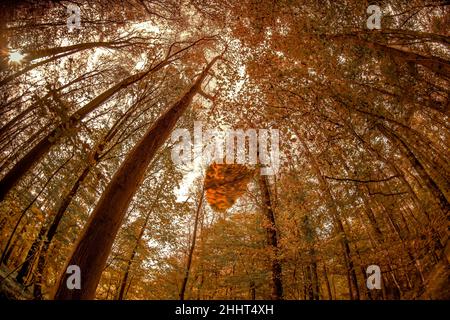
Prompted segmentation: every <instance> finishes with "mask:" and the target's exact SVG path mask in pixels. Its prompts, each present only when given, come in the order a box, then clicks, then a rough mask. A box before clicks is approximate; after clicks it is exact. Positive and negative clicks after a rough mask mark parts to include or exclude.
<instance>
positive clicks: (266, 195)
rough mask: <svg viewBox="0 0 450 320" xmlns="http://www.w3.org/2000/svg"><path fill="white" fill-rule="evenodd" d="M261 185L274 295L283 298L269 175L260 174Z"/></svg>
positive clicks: (276, 298) (274, 297) (275, 297)
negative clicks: (268, 181)
mask: <svg viewBox="0 0 450 320" xmlns="http://www.w3.org/2000/svg"><path fill="white" fill-rule="evenodd" d="M259 186H260V189H261V195H262V201H263V205H262V207H263V211H264V215H265V217H266V219H267V221H268V223H269V225H268V226H267V230H266V231H267V244H268V246H269V248H270V249H271V251H272V252H271V254H272V256H271V259H272V295H271V298H272V299H273V300H281V299H283V283H282V269H281V263H280V260H279V257H278V255H279V253H278V251H279V248H278V237H277V229H276V223H275V214H274V212H273V204H272V201H271V199H270V192H269V187H268V183H267V177H266V176H262V175H261V174H259Z"/></svg>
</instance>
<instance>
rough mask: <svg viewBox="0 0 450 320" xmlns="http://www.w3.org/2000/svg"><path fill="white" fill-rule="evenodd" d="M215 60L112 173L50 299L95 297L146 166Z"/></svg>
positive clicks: (197, 89)
mask: <svg viewBox="0 0 450 320" xmlns="http://www.w3.org/2000/svg"><path fill="white" fill-rule="evenodd" d="M218 58H219V56H217V57H216V58H214V59H213V60H212V61H211V62H210V63H209V64H208V65H207V67H206V68H205V70H204V71H203V72H202V73H201V74H200V76H199V77H198V79H197V80H196V81H195V83H194V84H193V85H192V87H191V88H190V89H189V90H188V91H187V93H186V94H185V95H184V96H183V97H182V98H181V99H180V100H178V101H177V102H176V103H175V104H174V105H173V106H172V107H170V109H169V110H167V111H166V112H165V113H164V114H163V115H162V116H160V118H159V119H158V120H157V121H156V123H155V124H154V125H153V126H151V127H150V128H149V130H148V131H147V132H146V133H145V135H144V136H143V137H142V139H141V140H140V141H139V142H138V143H137V145H136V146H135V147H134V148H133V149H132V150H131V151H130V153H129V154H128V155H127V157H126V159H125V160H124V162H123V163H122V165H121V166H120V168H119V169H118V171H117V172H116V173H115V174H114V176H113V178H112V179H111V182H110V183H109V184H108V186H107V187H106V190H105V191H104V192H103V194H102V196H101V198H100V200H99V202H98V204H97V206H96V207H95V209H94V211H93V212H92V214H91V216H90V217H89V220H88V222H87V224H86V226H85V228H84V230H83V232H82V234H81V236H80V238H79V239H78V241H77V244H76V245H75V248H74V251H73V253H72V255H71V257H70V258H69V260H68V262H67V264H66V266H65V268H64V269H63V271H62V275H61V276H60V278H59V280H58V282H57V284H56V292H55V294H54V295H53V297H54V299H93V298H94V297H95V290H96V288H97V285H98V282H99V281H100V277H101V274H102V271H103V269H104V267H105V265H106V260H107V259H108V255H109V253H110V251H111V247H112V245H113V242H114V239H115V237H116V235H117V232H118V230H119V228H120V226H121V224H122V220H123V217H124V216H125V213H126V211H127V208H128V205H129V203H130V202H131V199H132V197H133V196H134V194H135V192H136V190H137V189H138V187H139V185H140V183H141V181H142V179H143V178H144V174H145V171H146V169H147V167H148V165H149V163H150V162H151V160H152V159H153V157H154V156H155V154H156V152H157V151H158V149H159V148H160V147H161V146H162V145H163V144H164V143H165V141H166V140H167V138H168V137H169V135H170V133H171V131H172V130H173V128H174V127H175V125H176V123H177V121H178V119H179V118H180V117H181V116H182V115H183V113H184V112H185V111H186V110H187V108H188V107H189V105H190V103H191V102H192V99H193V98H194V96H195V95H196V93H197V92H199V90H200V88H201V84H202V82H203V80H204V79H205V78H206V76H207V74H208V72H209V70H210V69H211V67H212V66H213V64H214V63H215V62H216V61H217V59H218ZM69 265H77V266H78V267H79V268H80V270H81V289H79V290H69V289H68V288H67V286H66V283H65V282H66V278H67V275H66V273H65V272H66V269H67V267H68V266H69Z"/></svg>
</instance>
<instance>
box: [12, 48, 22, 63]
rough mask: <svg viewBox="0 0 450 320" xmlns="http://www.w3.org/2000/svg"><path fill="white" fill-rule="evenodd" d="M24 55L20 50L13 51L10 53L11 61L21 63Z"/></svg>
mask: <svg viewBox="0 0 450 320" xmlns="http://www.w3.org/2000/svg"><path fill="white" fill-rule="evenodd" d="M23 57H24V55H23V54H21V53H20V52H19V51H16V50H15V51H11V52H10V53H9V62H12V63H21V62H22V60H23Z"/></svg>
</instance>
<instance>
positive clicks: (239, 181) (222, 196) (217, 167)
mask: <svg viewBox="0 0 450 320" xmlns="http://www.w3.org/2000/svg"><path fill="white" fill-rule="evenodd" d="M253 173H254V170H252V169H250V168H248V167H247V166H245V165H242V164H218V163H212V164H211V165H210V166H209V167H208V169H207V170H206V176H205V181H204V188H205V192H206V200H207V201H208V203H209V205H210V206H211V208H213V209H214V210H216V211H222V212H223V211H225V210H227V209H228V208H231V207H232V206H233V204H234V203H235V202H236V200H237V199H238V198H239V197H240V196H242V195H243V194H244V193H245V191H246V190H247V185H248V183H249V182H250V180H251V178H252V176H253Z"/></svg>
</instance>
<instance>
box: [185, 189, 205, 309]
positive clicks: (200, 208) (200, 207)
mask: <svg viewBox="0 0 450 320" xmlns="http://www.w3.org/2000/svg"><path fill="white" fill-rule="evenodd" d="M202 205H203V190H202V192H201V194H200V200H199V203H198V206H197V211H196V212H195V220H194V230H193V232H192V233H193V234H192V244H191V246H190V248H189V254H188V259H187V262H186V271H185V273H184V277H183V282H182V283H181V288H180V294H179V297H180V300H184V293H185V291H186V285H187V282H188V280H189V274H190V272H191V264H192V257H193V256H194V250H195V243H196V240H197V226H198V221H199V218H200V211H201V210H202Z"/></svg>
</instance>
